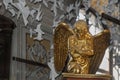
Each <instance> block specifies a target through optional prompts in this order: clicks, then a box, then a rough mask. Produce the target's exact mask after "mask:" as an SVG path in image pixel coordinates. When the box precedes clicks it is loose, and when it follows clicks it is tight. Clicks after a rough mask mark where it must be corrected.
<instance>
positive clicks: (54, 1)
mask: <svg viewBox="0 0 120 80" xmlns="http://www.w3.org/2000/svg"><path fill="white" fill-rule="evenodd" d="M64 1H65V0H3V1H2V2H1V3H0V6H2V5H4V6H5V9H6V10H7V11H9V12H10V13H11V16H12V17H17V20H19V19H20V18H21V17H22V19H23V23H24V26H25V27H26V28H27V29H28V30H29V33H30V37H33V35H36V37H35V38H34V39H36V40H39V41H41V40H42V39H47V40H49V41H50V43H51V48H50V53H51V54H52V53H53V52H52V49H53V45H52V39H50V38H48V37H49V36H50V35H48V33H50V34H51V35H52V34H53V33H54V27H56V25H57V24H58V23H59V22H60V21H61V20H66V21H67V22H69V23H68V24H70V25H72V24H71V23H70V22H72V19H74V18H76V17H77V15H78V14H79V8H80V3H81V1H82V2H83V4H84V6H85V10H87V9H88V8H89V7H90V6H92V7H93V8H95V9H97V11H98V12H99V8H100V9H102V10H103V12H105V13H106V14H109V15H111V16H114V17H116V18H119V17H118V16H119V9H118V8H119V6H116V5H118V3H119V0H108V1H107V2H108V3H107V4H106V5H103V6H100V5H101V2H100V1H104V0H76V1H75V3H72V4H70V5H64ZM92 1H93V3H94V2H96V3H97V4H96V6H94V5H93V4H92ZM90 3H91V4H90ZM30 4H32V5H36V4H39V5H37V7H36V6H31V5H30ZM43 5H44V6H45V7H46V8H49V9H50V10H51V12H52V15H53V17H54V19H53V23H52V25H50V26H49V27H50V28H49V29H48V28H47V29H48V31H47V30H46V29H45V30H44V28H43V24H42V21H43V20H44V18H43V17H44V16H46V13H44V11H43V10H44V9H43V7H42V6H43ZM97 6H100V7H97ZM96 7H97V8H96ZM59 12H63V13H62V14H61V15H58V13H59ZM101 12H102V11H101ZM85 16H86V18H89V17H90V15H85ZM29 17H31V20H29ZM96 18H97V21H99V19H100V18H101V16H99V15H97V17H96ZM34 22H36V23H37V24H36V25H34V26H33V25H32V24H33V23H34ZM102 22H103V23H104V24H107V23H108V22H107V21H105V20H102ZM96 23H97V22H96ZM109 23H110V22H109ZM107 25H108V24H107ZM96 26H97V24H96ZM109 26H111V27H110V30H112V33H113V34H115V33H116V34H119V35H120V32H119V31H117V32H116V30H118V26H117V27H115V28H113V26H115V24H112V25H109ZM43 34H44V35H48V36H47V37H44V36H43ZM50 37H51V36H50ZM114 37H116V36H114ZM111 49H112V48H111ZM50 60H51V61H50V63H48V64H49V65H50V66H51V65H52V66H53V57H52V58H51V59H50ZM51 71H53V72H52V73H53V74H55V75H56V76H57V74H56V73H54V69H52V68H51ZM52 76H53V75H52ZM56 76H53V78H52V80H54V79H55V77H56Z"/></svg>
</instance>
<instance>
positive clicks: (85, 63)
mask: <svg viewBox="0 0 120 80" xmlns="http://www.w3.org/2000/svg"><path fill="white" fill-rule="evenodd" d="M109 41H110V33H109V30H108V29H105V30H103V31H102V32H101V33H99V34H97V35H95V36H92V35H91V34H90V33H89V30H88V26H87V24H86V22H85V21H83V20H79V21H77V22H76V23H75V25H74V29H71V28H70V27H69V26H68V25H67V24H66V23H63V22H62V23H60V24H59V25H58V27H57V28H56V29H55V33H54V62H55V68H56V71H58V72H59V71H62V69H63V68H64V66H65V64H66V63H65V61H66V59H67V56H68V54H70V56H71V59H70V60H69V62H68V63H67V72H68V73H75V74H76V73H77V74H89V73H95V72H96V70H97V69H98V67H99V65H100V63H101V61H102V58H103V56H104V53H105V50H106V48H107V47H108V46H109Z"/></svg>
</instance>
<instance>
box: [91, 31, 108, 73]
mask: <svg viewBox="0 0 120 80" xmlns="http://www.w3.org/2000/svg"><path fill="white" fill-rule="evenodd" d="M109 44H110V32H109V30H108V29H105V30H103V31H102V32H101V33H99V34H97V35H95V36H94V40H93V47H94V56H93V57H92V58H91V59H90V69H89V70H90V71H89V73H90V74H95V73H96V71H97V70H98V68H99V65H100V63H101V62H102V59H103V56H104V54H105V50H106V48H107V47H108V46H109Z"/></svg>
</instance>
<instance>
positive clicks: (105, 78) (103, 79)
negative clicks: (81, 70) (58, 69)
mask: <svg viewBox="0 0 120 80" xmlns="http://www.w3.org/2000/svg"><path fill="white" fill-rule="evenodd" d="M110 79H111V76H110V75H104V74H73V73H63V80H110Z"/></svg>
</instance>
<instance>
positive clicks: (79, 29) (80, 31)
mask: <svg viewBox="0 0 120 80" xmlns="http://www.w3.org/2000/svg"><path fill="white" fill-rule="evenodd" d="M74 32H75V33H76V35H77V36H78V37H82V36H84V35H85V34H86V33H87V32H88V26H87V23H86V22H85V21H84V20H78V21H77V22H76V23H75V25H74Z"/></svg>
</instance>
